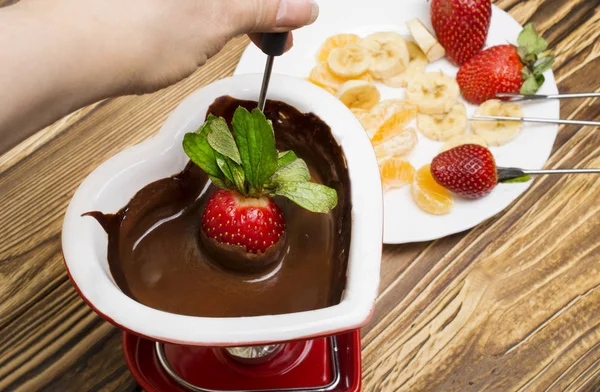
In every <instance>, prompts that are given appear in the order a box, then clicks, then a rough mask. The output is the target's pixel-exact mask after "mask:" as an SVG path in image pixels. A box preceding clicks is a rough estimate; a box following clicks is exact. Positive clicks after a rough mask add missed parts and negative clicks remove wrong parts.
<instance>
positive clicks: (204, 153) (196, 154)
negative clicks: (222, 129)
mask: <svg viewBox="0 0 600 392" xmlns="http://www.w3.org/2000/svg"><path fill="white" fill-rule="evenodd" d="M209 130H210V128H209V127H208V123H205V124H204V125H203V126H202V127H200V129H198V131H196V133H187V134H185V136H184V137H183V150H184V151H185V153H186V154H187V156H188V157H190V159H191V160H192V162H194V163H195V164H196V165H198V166H200V168H201V169H202V170H204V172H206V174H208V175H209V176H213V177H218V178H221V175H222V173H221V170H220V169H219V166H218V165H217V161H216V156H215V151H214V150H213V149H212V147H211V146H210V145H209V144H208V140H207V139H206V135H207V134H208V131H209Z"/></svg>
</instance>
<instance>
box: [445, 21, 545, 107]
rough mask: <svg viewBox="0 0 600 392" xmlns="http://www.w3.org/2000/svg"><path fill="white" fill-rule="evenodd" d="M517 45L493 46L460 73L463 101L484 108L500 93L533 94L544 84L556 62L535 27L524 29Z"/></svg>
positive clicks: (527, 26) (528, 26)
mask: <svg viewBox="0 0 600 392" xmlns="http://www.w3.org/2000/svg"><path fill="white" fill-rule="evenodd" d="M518 42H519V47H516V46H514V45H510V44H508V45H498V46H493V47H491V48H488V49H486V50H484V51H483V52H480V53H478V54H477V55H475V56H474V57H472V58H471V59H470V60H469V61H467V62H466V63H464V64H463V65H462V66H461V67H460V69H459V70H458V74H457V75H456V81H457V82H458V85H459V86H460V89H461V91H462V95H463V98H464V99H465V100H467V101H468V102H471V103H474V104H481V103H483V102H485V101H487V100H489V99H494V98H496V97H497V96H496V95H497V94H498V93H513V94H516V93H521V94H534V93H535V92H537V91H538V89H539V88H540V87H541V86H542V84H543V83H544V75H543V72H545V71H546V70H548V69H550V68H551V67H552V64H553V62H554V56H553V55H552V53H551V51H548V50H546V48H547V47H548V43H547V42H546V41H545V40H544V39H543V38H541V37H540V36H539V35H538V34H537V32H536V31H535V27H534V26H533V25H532V24H528V25H526V26H525V28H524V29H523V31H522V32H521V34H520V35H519V38H518Z"/></svg>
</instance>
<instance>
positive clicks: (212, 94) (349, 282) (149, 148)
mask: <svg viewBox="0 0 600 392" xmlns="http://www.w3.org/2000/svg"><path fill="white" fill-rule="evenodd" d="M261 79H262V75H258V74H256V75H255V74H252V75H240V76H235V77H231V78H227V79H223V80H220V81H217V82H215V83H212V84H210V85H208V86H205V87H203V88H201V89H199V90H198V91H196V92H195V93H193V94H192V95H190V96H189V97H188V98H187V99H185V100H184V101H183V102H182V103H181V104H180V105H179V106H178V107H177V108H176V109H175V110H174V111H173V113H172V114H171V115H170V116H169V118H168V119H167V121H166V122H165V123H164V125H163V126H162V128H161V130H160V131H159V133H158V134H157V135H156V136H155V137H153V138H151V139H149V140H147V141H145V142H143V143H141V144H138V145H136V146H133V147H131V148H128V149H126V150H124V151H123V152H121V153H119V154H117V155H115V156H114V157H112V158H110V159H109V160H107V161H106V162H104V163H103V164H102V165H100V166H99V167H98V168H97V169H96V170H94V171H93V172H92V173H91V174H90V175H89V176H88V177H87V178H86V179H85V180H84V181H83V183H82V184H81V185H80V187H79V188H78V189H77V191H76V193H75V195H74V196H73V199H72V201H71V203H70V204H69V207H68V209H67V212H66V216H65V220H64V225H63V233H62V245H63V253H64V259H65V265H66V268H67V271H68V273H69V276H70V278H71V281H72V283H73V284H74V286H75V287H76V288H77V290H78V292H79V294H80V295H81V297H82V298H83V299H84V300H85V301H86V302H87V303H88V305H89V306H90V307H92V308H93V309H94V311H96V312H97V313H98V314H99V315H101V316H102V317H103V318H105V319H106V320H108V321H109V322H111V323H113V324H114V325H116V326H118V327H119V328H121V329H123V330H124V331H126V332H128V333H130V335H126V337H125V338H124V349H125V352H126V356H127V355H128V354H132V353H131V350H136V349H137V348H136V347H138V346H139V344H138V346H135V344H133V346H132V341H133V340H135V339H140V338H143V339H145V340H146V341H152V342H161V343H165V345H164V346H165V347H166V346H167V344H170V345H172V347H179V349H182V347H183V348H184V349H187V350H191V351H189V352H187V353H186V354H185V355H188V356H189V355H191V354H190V352H196V353H197V350H201V349H202V348H200V347H213V348H214V347H228V348H229V349H227V350H221V351H223V352H226V353H227V355H229V356H230V357H228V358H237V359H238V361H237V362H236V364H237V365H235V366H250V367H252V366H256V365H255V364H256V363H261V362H262V363H264V362H265V361H267V360H277V358H279V357H282V358H283V357H284V356H285V355H288V356H290V355H293V353H292V351H293V350H294V349H295V350H296V351H297V352H298V353H300V352H303V351H302V350H305V351H306V350H308V349H307V348H306V347H308V346H306V347H304V348H303V349H300V348H298V347H295V346H294V347H295V348H294V347H291V346H293V345H294V344H296V345H298V344H300V343H298V341H304V340H307V339H315V338H318V337H323V336H331V335H338V334H342V333H345V332H347V331H353V330H357V329H358V328H360V327H361V326H363V325H365V324H366V323H367V322H368V320H369V318H370V316H371V314H372V311H373V306H374V302H375V298H376V296H377V290H378V284H379V272H380V261H381V251H382V216H383V215H382V191H381V182H380V177H379V170H378V166H377V160H376V158H375V154H374V151H373V149H372V147H371V144H370V141H369V139H368V137H367V135H366V133H365V132H364V130H363V128H362V126H361V125H360V123H359V122H358V120H357V119H356V118H355V117H354V115H353V114H352V113H351V112H350V110H348V109H347V108H346V107H345V106H344V105H343V104H342V103H341V102H340V101H339V100H338V99H336V98H335V97H334V96H333V95H330V94H329V93H327V92H325V91H324V90H322V89H320V88H318V87H316V86H314V85H312V84H311V83H309V82H307V81H304V80H301V79H297V78H293V77H288V76H282V75H273V76H272V79H271V84H270V88H269V93H268V99H269V100H274V101H281V102H284V103H286V104H288V105H291V106H293V107H294V108H295V109H297V110H299V111H300V112H302V113H313V114H314V115H316V116H317V117H319V118H320V119H321V120H322V121H324V122H325V123H326V124H327V125H328V126H329V127H330V128H331V133H332V135H333V137H334V138H335V140H336V142H337V143H338V144H339V146H340V147H341V149H342V151H343V153H344V155H345V160H346V164H347V168H348V175H349V180H350V202H351V206H352V209H351V235H350V246H349V249H348V264H347V269H346V283H345V287H344V290H343V293H342V296H341V301H340V302H339V303H338V304H336V305H333V306H329V307H325V308H322V309H317V310H312V311H302V312H296V313H286V314H277V315H263V316H252V317H196V316H186V315H181V314H174V313H169V312H165V311H161V310H157V309H154V308H151V307H148V306H146V305H143V304H141V303H139V302H137V301H136V300H134V299H132V298H131V297H129V296H128V295H126V294H124V293H123V292H122V291H121V290H120V289H119V286H118V285H117V284H116V282H115V279H114V278H113V277H112V275H111V270H110V268H109V264H108V261H107V249H108V239H107V234H106V233H105V231H103V229H102V227H101V226H100V225H99V224H98V222H96V221H94V219H91V218H90V217H84V216H82V214H85V213H87V212H90V211H102V212H104V213H116V212H117V211H119V210H120V209H121V208H122V207H123V206H125V205H126V204H127V203H128V202H129V201H130V200H131V198H132V197H133V196H134V195H135V194H136V193H137V192H138V191H139V190H140V189H142V188H143V187H145V186H146V185H148V184H150V183H152V182H155V181H157V180H160V179H163V178H166V177H169V176H172V175H174V174H176V173H179V172H181V171H182V170H183V169H184V168H185V166H186V164H187V163H188V162H189V158H188V157H187V156H186V154H185V153H184V151H183V149H182V140H183V137H184V135H185V134H186V133H188V132H194V131H195V130H196V129H198V128H199V127H200V126H201V125H202V124H203V123H204V120H205V118H206V114H207V109H208V107H209V106H210V105H211V104H212V103H213V102H214V101H215V99H216V98H218V97H222V96H231V97H233V98H236V99H239V100H256V99H257V97H258V94H259V91H258V90H259V88H260V85H261ZM307 131H308V130H307ZM198 300H199V301H201V300H202V299H201V298H199V299H198ZM131 334H133V335H135V337H134V336H133V335H131ZM356 336H357V335H352V337H349V338H347V339H346V338H344V339H342V342H347V343H348V344H354V345H356V344H357V339H356ZM138 337H140V338H138ZM291 341H295V342H296V343H290V344H289V345H287V351H286V350H284V349H282V346H281V345H276V344H274V343H282V342H291ZM317 341H318V339H316V340H309V341H308V342H309V343H310V342H313V343H312V346H314V347H316V346H318V344H317V343H314V342H317ZM329 342H330V344H338V343H335V342H332V341H329ZM319 344H320V343H319ZM342 344H343V343H342ZM258 345H262V346H260V347H258V348H256V347H255V348H256V349H255V350H252V349H251V350H243V349H242V346H258ZM157 347H159V345H157ZM194 347H197V349H195V348H194ZM314 347H313V348H314ZM330 349H332V350H333V348H332V347H331V346H330ZM128 350H129V351H128ZM194 350H196V351H194ZM210 350H215V349H210ZM176 351H177V350H176V349H168V348H166V349H165V350H160V349H159V350H157V351H156V352H153V353H154V354H151V355H156V354H157V353H158V358H159V359H160V363H162V366H163V368H164V366H165V364H164V363H163V362H164V361H174V359H173V355H177V354H174V353H175V352H176ZM334 351H336V352H337V350H334ZM165 352H166V353H167V354H166V355H165ZM169 353H170V354H169ZM132 355H133V354H132ZM135 355H137V356H139V355H140V352H139V351H138V352H137V353H136V354H135ZM149 355H150V354H149ZM182 355H183V354H182ZM294 355H295V354H294ZM302 355H304V357H306V356H307V354H306V353H305V354H302ZM356 355H358V356H359V357H358V360H359V363H360V350H358V353H357V354H356ZM297 356H300V354H298V355H297ZM256 358H263V359H264V360H263V361H261V360H258V361H256V360H255V359H256ZM273 358H275V359H273ZM131 361H132V360H131V356H130V357H128V364H129V365H130V368H131V369H132V372H133V373H134V375H135V376H136V379H138V382H140V383H141V384H142V385H143V386H144V387H146V389H148V390H163V389H159V388H158V387H156V386H154V387H153V386H152V385H149V384H148V382H147V380H146V381H143V380H142V378H143V375H141V374H140V371H139V369H138V370H135V369H134V367H135V366H134V364H133V363H132V362H131ZM339 361H341V363H342V365H340V364H339V363H338V366H337V367H338V368H339V367H340V366H341V367H343V366H344V365H343V363H344V359H339ZM339 361H338V362H339ZM155 362H156V361H155ZM221 362H222V361H221ZM292 362H293V361H292ZM346 362H347V361H346ZM156 363H158V362H156ZM290 363H291V362H290ZM334 365H335V363H334ZM346 365H347V363H346ZM231 366H234V365H231ZM290 366H291V365H290ZM294 366H295V365H294ZM173 367H174V368H175V367H176V366H175V365H173ZM333 367H334V368H336V367H335V366H333ZM167 368H169V367H168V366H167ZM136 369H137V368H136ZM327 369H330V370H331V366H330V365H327ZM163 370H164V369H163ZM169 370H172V369H171V368H169ZM338 370H339V369H338ZM288 371H289V369H288V370H286V372H288ZM163 373H164V372H163ZM358 373H360V370H359V371H358ZM359 375H360V374H359ZM338 376H339V375H338ZM182 378H185V377H182ZM188 381H189V380H188ZM145 383H146V384H145ZM192 384H193V383H192ZM172 385H177V388H180V389H176V388H175V387H173V388H172V389H168V390H183V391H185V390H189V389H192V390H204V389H201V388H199V389H193V387H191V386H190V385H188V386H187V387H185V383H184V384H183V385H184V386H182V383H181V382H178V383H172ZM161 388H163V387H161ZM165 388H166V387H165ZM186 388H187V389H186ZM207 390H208V389H207ZM213 390H215V389H213ZM224 390H227V389H224ZM278 390H285V388H280V389H278ZM307 390H310V389H307ZM315 390H316V389H315ZM329 390H338V389H329ZM339 390H349V389H339Z"/></svg>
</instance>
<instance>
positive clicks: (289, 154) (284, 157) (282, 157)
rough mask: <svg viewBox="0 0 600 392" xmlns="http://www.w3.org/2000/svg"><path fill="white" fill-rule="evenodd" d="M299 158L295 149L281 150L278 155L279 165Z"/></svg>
mask: <svg viewBox="0 0 600 392" xmlns="http://www.w3.org/2000/svg"><path fill="white" fill-rule="evenodd" d="M296 158H298V157H297V156H296V154H294V152H293V151H284V152H280V153H279V154H278V157H277V167H281V166H285V165H287V164H288V163H292V162H294V161H295V160H296Z"/></svg>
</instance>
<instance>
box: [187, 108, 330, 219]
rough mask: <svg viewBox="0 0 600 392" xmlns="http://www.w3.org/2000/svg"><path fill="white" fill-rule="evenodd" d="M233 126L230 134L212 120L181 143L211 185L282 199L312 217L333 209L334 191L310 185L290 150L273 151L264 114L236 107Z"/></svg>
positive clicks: (271, 133)
mask: <svg viewBox="0 0 600 392" xmlns="http://www.w3.org/2000/svg"><path fill="white" fill-rule="evenodd" d="M231 124H232V128H233V133H232V132H231V130H230V129H229V127H228V126H227V122H226V121H225V120H224V119H223V118H220V117H215V116H213V115H210V116H208V118H207V120H206V122H205V124H204V125H203V126H202V127H200V128H199V129H198V130H197V131H196V132H194V133H188V134H186V135H185V136H184V139H183V149H184V151H185V152H186V154H187V155H188V156H189V157H190V159H191V160H192V161H193V162H194V163H196V164H197V165H198V166H199V167H200V168H201V169H202V170H204V171H205V172H206V174H208V176H209V178H210V180H211V181H212V182H213V183H214V184H215V186H217V187H219V188H223V189H230V190H236V191H237V192H239V193H241V194H242V195H244V196H247V197H260V196H269V197H273V196H283V197H286V198H288V199H290V200H291V201H292V202H294V203H296V204H298V205H299V206H300V207H303V208H305V209H307V210H309V211H312V212H318V213H326V212H328V211H329V210H331V209H333V208H335V206H336V205H337V202H338V199H337V192H336V191H335V189H332V188H329V187H327V186H325V185H321V184H316V183H312V182H310V178H311V177H310V171H309V170H308V167H307V166H306V162H304V160H302V159H300V158H298V157H297V156H296V154H295V153H294V152H293V151H283V152H278V151H277V149H276V147H275V132H274V130H273V124H272V122H271V121H269V120H267V118H266V117H265V115H264V113H262V112H261V111H260V110H258V109H255V110H253V111H252V112H249V111H248V110H246V109H244V108H242V107H239V108H238V109H237V110H236V111H235V113H234V115H233V120H232V122H231Z"/></svg>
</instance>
